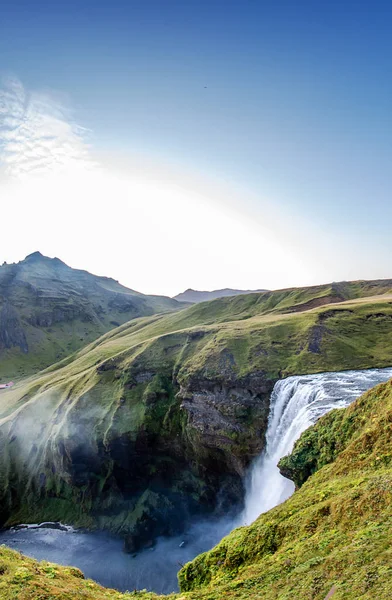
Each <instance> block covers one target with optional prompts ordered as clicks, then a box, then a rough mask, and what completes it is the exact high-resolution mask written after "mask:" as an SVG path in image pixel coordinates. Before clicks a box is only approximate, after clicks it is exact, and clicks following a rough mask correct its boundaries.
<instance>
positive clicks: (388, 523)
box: [0, 382, 392, 600]
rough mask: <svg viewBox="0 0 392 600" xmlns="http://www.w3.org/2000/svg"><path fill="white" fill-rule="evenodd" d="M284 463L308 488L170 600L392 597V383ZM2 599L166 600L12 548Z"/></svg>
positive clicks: (0, 576)
mask: <svg viewBox="0 0 392 600" xmlns="http://www.w3.org/2000/svg"><path fill="white" fill-rule="evenodd" d="M325 448H327V451H325ZM308 462H309V464H308ZM282 466H284V469H285V472H286V473H289V472H293V473H294V474H295V477H298V476H300V479H301V481H305V480H306V482H305V483H304V484H303V485H302V487H301V488H300V489H299V490H297V491H296V492H295V493H294V495H293V496H292V497H291V498H290V499H289V500H287V501H286V502H285V503H284V504H282V505H280V506H278V507H276V508H274V509H273V510H271V511H269V512H268V513H266V514H265V515H262V516H260V517H259V518H258V519H257V520H256V521H255V522H254V523H253V524H252V525H250V526H248V527H241V528H239V529H236V530H235V531H233V532H232V533H231V534H230V535H229V536H227V537H226V538H224V539H223V540H222V541H221V542H220V544H219V545H218V546H216V547H215V548H214V549H212V550H211V551H210V552H207V553H205V554H202V555H200V556H199V557H197V558H196V559H195V560H194V561H192V562H191V563H188V564H187V565H185V567H184V568H183V569H182V571H181V572H180V585H181V588H182V591H181V592H180V593H179V594H175V595H171V596H167V597H166V598H167V599H169V598H170V599H171V600H222V599H223V598H226V599H227V600H248V599H250V598H251V599H252V600H291V599H292V598H299V599H301V600H326V599H327V598H328V600H329V599H330V598H331V599H333V600H358V599H359V598H361V599H364V600H374V599H377V600H387V599H389V598H390V597H391V594H392V561H391V558H392V556H391V553H392V548H391V539H392V485H391V484H392V383H391V382H389V383H386V384H382V385H380V386H378V387H376V388H374V389H373V390H371V391H369V392H367V393H366V394H365V395H364V396H362V397H361V398H360V399H359V400H357V401H356V402H355V403H354V404H352V405H351V406H350V407H348V408H346V409H340V410H335V411H332V412H331V413H329V414H328V415H326V416H324V417H323V418H322V419H320V421H319V422H318V423H317V424H316V425H315V426H314V427H312V428H311V429H309V430H308V431H307V432H305V434H303V436H302V437H301V438H300V440H299V441H298V442H297V444H296V446H295V448H294V452H293V454H292V456H291V457H289V458H288V459H284V460H283V461H282ZM311 471H313V474H312V475H311V476H310V477H309V473H310V472H311ZM300 473H302V475H300ZM0 597H1V598H5V599H6V600H11V599H16V598H18V599H20V600H33V599H34V600H36V599H38V598H39V599H40V600H53V599H54V598H56V599H64V600H68V599H71V598H72V599H73V598H79V597H81V598H86V599H88V600H90V599H91V600H93V599H96V600H101V599H104V598H105V599H106V598H107V599H112V600H115V599H116V600H130V599H131V598H134V599H138V598H139V599H140V600H153V599H158V596H155V595H154V594H145V593H143V592H134V593H131V594H125V595H124V594H120V593H118V592H115V591H113V590H104V589H102V588H100V587H99V586H97V585H95V584H93V583H92V582H89V581H85V580H83V579H81V577H80V572H79V571H78V570H76V569H69V568H64V567H57V566H55V565H50V564H48V563H37V562H35V561H32V560H30V559H27V558H25V557H22V556H21V555H19V554H18V553H16V552H13V551H11V550H8V549H6V548H4V547H2V548H0ZM160 598H161V599H163V597H160Z"/></svg>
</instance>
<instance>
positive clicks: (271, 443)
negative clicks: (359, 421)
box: [239, 368, 392, 525]
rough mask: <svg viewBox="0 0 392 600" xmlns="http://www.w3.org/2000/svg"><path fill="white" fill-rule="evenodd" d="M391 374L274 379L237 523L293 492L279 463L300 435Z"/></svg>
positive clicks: (382, 371) (246, 521)
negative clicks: (260, 448) (261, 446)
mask: <svg viewBox="0 0 392 600" xmlns="http://www.w3.org/2000/svg"><path fill="white" fill-rule="evenodd" d="M391 377H392V368H388V369H372V370H366V371H343V372H340V373H320V374H317V375H305V376H294V377H288V378H287V379H282V380H280V381H278V382H277V383H276V384H275V387H274V390H273V392H272V395H271V404H270V414H269V419H268V428H267V433H266V447H265V451H264V452H263V454H262V455H261V456H259V458H258V459H256V461H255V462H254V464H253V466H252V468H251V470H250V473H249V476H248V481H247V485H246V496H245V508H244V511H243V512H242V514H241V516H240V519H239V521H240V524H242V525H245V524H248V525H249V524H250V523H252V521H254V520H255V519H256V518H257V517H258V516H259V515H260V514H261V513H264V512H267V511H268V510H270V509H271V508H273V507H274V506H277V505H278V504H280V503H281V502H284V500H287V498H289V496H291V494H292V493H293V492H294V484H293V482H292V481H290V480H289V479H286V478H285V477H283V476H282V475H281V474H280V471H279V469H278V466H277V465H278V462H279V460H280V459H281V458H282V457H283V456H286V455H287V454H289V453H290V452H291V451H292V449H293V446H294V443H295V442H296V440H297V439H298V438H299V437H300V435H301V434H302V433H303V432H304V431H305V430H306V429H307V428H308V427H310V426H311V425H313V424H314V423H315V422H316V421H317V419H319V418H320V417H321V416H322V415H325V414H326V413H327V412H329V411H330V410H332V409H333V408H343V407H345V406H348V405H349V404H350V403H351V402H353V401H354V400H355V399H356V398H358V397H359V396H360V395H361V394H363V393H364V392H365V391H367V390H368V389H370V388H372V387H373V386H375V385H377V384H378V383H381V382H383V381H387V380H388V379H390V378H391Z"/></svg>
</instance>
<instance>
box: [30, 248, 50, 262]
mask: <svg viewBox="0 0 392 600" xmlns="http://www.w3.org/2000/svg"><path fill="white" fill-rule="evenodd" d="M43 258H47V257H46V256H44V255H43V254H41V252H39V251H38V250H36V252H32V253H31V254H28V255H27V256H26V258H25V261H29V262H31V261H36V260H42V259H43Z"/></svg>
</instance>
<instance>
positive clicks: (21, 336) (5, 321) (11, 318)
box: [0, 302, 29, 353]
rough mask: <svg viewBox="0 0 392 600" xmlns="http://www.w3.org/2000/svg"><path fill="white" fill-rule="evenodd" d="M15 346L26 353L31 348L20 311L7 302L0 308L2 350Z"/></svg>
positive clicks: (0, 344)
mask: <svg viewBox="0 0 392 600" xmlns="http://www.w3.org/2000/svg"><path fill="white" fill-rule="evenodd" d="M13 347H17V348H19V349H20V350H21V352H24V353H26V352H28V350H29V347H28V344H27V340H26V335H25V332H24V330H23V327H22V324H21V322H20V319H19V316H18V313H17V311H16V310H15V308H14V307H13V306H12V305H11V304H10V303H9V302H5V303H4V304H3V306H2V308H1V310H0V351H1V350H2V349H10V348H13Z"/></svg>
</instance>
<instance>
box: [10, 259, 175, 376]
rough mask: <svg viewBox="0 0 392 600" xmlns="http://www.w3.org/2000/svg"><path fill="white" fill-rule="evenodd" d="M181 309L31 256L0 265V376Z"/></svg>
mask: <svg viewBox="0 0 392 600" xmlns="http://www.w3.org/2000/svg"><path fill="white" fill-rule="evenodd" d="M180 308H183V305H181V304H180V303H179V302H177V301H176V300H174V299H172V298H167V297H165V296H147V295H144V294H141V293H139V292H136V291H134V290H131V289H128V288H126V287H124V286H123V285H121V284H120V283H118V282H117V281H115V280H114V279H111V278H109V277H100V276H97V275H92V274H91V273H88V272H87V271H82V270H78V269H72V268H71V267H69V266H68V265H66V264H65V263H64V262H63V261H61V260H60V259H58V258H48V257H47V256H43V255H42V254H41V253H40V252H34V253H33V254H30V255H29V256H26V258H25V259H24V260H22V261H20V262H19V263H13V264H6V263H4V264H3V265H2V266H0V377H3V376H4V377H14V376H17V375H25V374H29V373H32V372H35V371H38V370H40V369H42V368H45V367H47V366H49V365H51V364H53V363H54V362H57V361H58V360H60V359H62V358H64V357H65V356H67V355H68V354H71V353H72V352H74V351H75V350H78V349H79V348H81V347H82V346H84V345H86V344H87V343H89V342H91V341H92V340H94V339H96V338H97V337H99V336H100V335H102V334H104V333H106V332H107V331H109V330H110V329H112V328H113V327H117V326H119V325H122V324H123V323H125V322H126V321H129V320H130V319H134V318H136V317H143V316H150V315H153V314H156V313H161V312H167V311H172V310H178V309H180Z"/></svg>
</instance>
